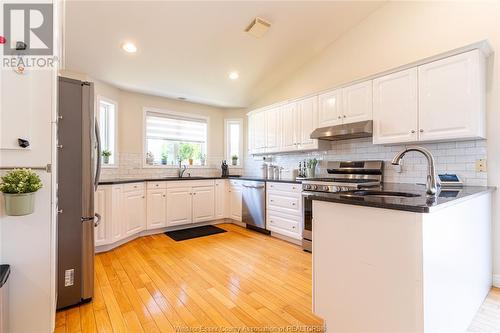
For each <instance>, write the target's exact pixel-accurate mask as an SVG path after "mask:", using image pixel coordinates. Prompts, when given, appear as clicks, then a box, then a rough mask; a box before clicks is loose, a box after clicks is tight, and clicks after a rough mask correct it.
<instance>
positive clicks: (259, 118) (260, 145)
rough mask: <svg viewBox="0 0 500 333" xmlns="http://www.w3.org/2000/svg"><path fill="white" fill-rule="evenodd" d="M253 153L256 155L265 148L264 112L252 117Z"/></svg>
mask: <svg viewBox="0 0 500 333" xmlns="http://www.w3.org/2000/svg"><path fill="white" fill-rule="evenodd" d="M253 128H254V130H253V132H254V151H255V152H256V153H259V152H264V149H265V148H266V144H267V142H266V114H265V113H264V111H261V112H258V113H256V114H255V115H254V124H253Z"/></svg>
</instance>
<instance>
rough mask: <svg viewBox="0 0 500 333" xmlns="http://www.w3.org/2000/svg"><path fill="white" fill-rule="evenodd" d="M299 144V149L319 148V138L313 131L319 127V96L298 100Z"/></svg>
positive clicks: (297, 126)
mask: <svg viewBox="0 0 500 333" xmlns="http://www.w3.org/2000/svg"><path fill="white" fill-rule="evenodd" d="M296 119H297V121H296V123H297V125H296V129H297V145H298V148H299V149H304V150H305V149H317V148H318V140H314V139H311V133H312V132H313V131H314V130H315V129H316V128H317V127H318V96H313V97H309V98H305V99H303V100H300V101H298V102H297V117H296Z"/></svg>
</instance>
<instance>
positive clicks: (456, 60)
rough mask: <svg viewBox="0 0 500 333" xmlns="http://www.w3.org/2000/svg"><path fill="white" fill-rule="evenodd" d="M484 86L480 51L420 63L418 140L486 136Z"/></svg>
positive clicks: (483, 69)
mask: <svg viewBox="0 0 500 333" xmlns="http://www.w3.org/2000/svg"><path fill="white" fill-rule="evenodd" d="M484 86H485V67H484V58H483V56H482V54H480V51H479V50H474V51H470V52H466V53H462V54H459V55H456V56H452V57H448V58H445V59H442V60H438V61H434V62H431V63H428V64H425V65H422V66H419V67H418V87H419V125H420V126H419V127H420V129H419V137H420V140H445V139H456V138H477V137H485V126H484V125H485V124H484V120H485V117H484V114H485V102H484V99H485V90H484V89H485V88H484Z"/></svg>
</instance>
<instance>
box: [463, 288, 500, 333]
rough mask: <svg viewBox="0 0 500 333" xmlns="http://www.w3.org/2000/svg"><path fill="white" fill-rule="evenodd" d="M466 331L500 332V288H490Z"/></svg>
mask: <svg viewBox="0 0 500 333" xmlns="http://www.w3.org/2000/svg"><path fill="white" fill-rule="evenodd" d="M468 332H491V333H493V332H496V333H498V332H500V289H498V288H493V289H491V291H490V293H489V295H488V297H487V298H486V300H485V301H484V303H483V305H481V308H480V309H479V311H478V312H477V313H476V316H475V317H474V320H473V321H472V324H471V325H470V327H469V330H468Z"/></svg>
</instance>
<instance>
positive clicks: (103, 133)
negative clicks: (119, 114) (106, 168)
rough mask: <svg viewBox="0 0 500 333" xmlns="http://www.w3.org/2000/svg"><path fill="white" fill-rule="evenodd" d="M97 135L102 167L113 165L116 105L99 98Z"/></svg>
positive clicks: (114, 156)
mask: <svg viewBox="0 0 500 333" xmlns="http://www.w3.org/2000/svg"><path fill="white" fill-rule="evenodd" d="M98 101H99V114H98V119H97V121H98V123H99V131H100V132H99V133H100V137H101V158H102V164H103V165H114V164H115V163H116V162H117V156H116V109H117V104H116V103H115V102H113V101H111V100H109V99H105V98H103V97H99V99H98Z"/></svg>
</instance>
